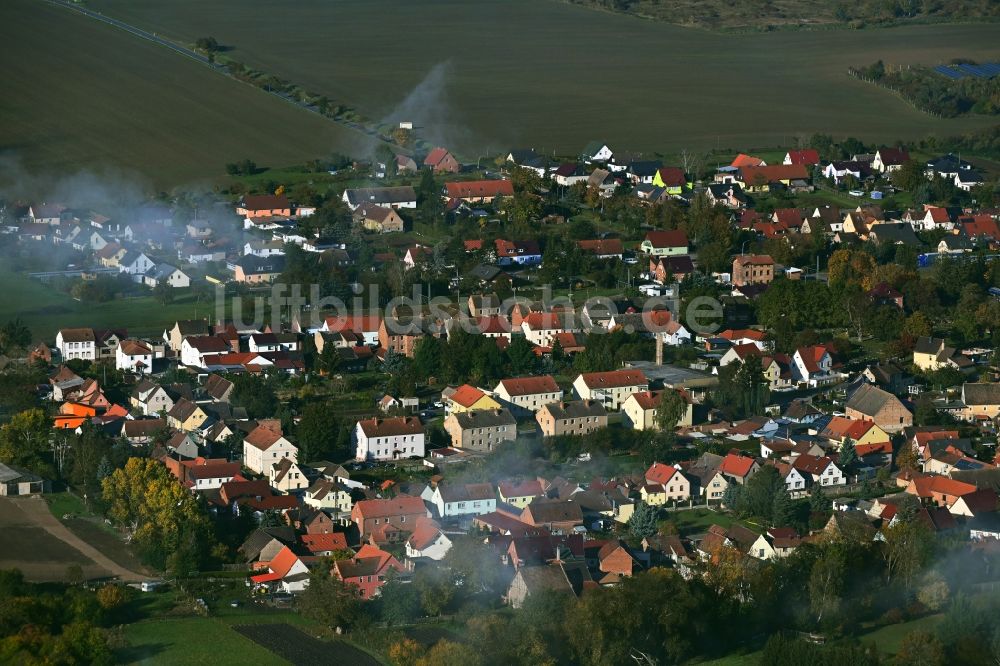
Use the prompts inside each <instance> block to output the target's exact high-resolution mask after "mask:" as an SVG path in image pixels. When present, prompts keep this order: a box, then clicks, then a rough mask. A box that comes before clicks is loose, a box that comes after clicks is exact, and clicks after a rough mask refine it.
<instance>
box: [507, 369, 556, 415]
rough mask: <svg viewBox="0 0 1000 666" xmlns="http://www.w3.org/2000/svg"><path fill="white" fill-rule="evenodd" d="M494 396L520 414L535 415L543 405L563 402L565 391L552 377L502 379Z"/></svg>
mask: <svg viewBox="0 0 1000 666" xmlns="http://www.w3.org/2000/svg"><path fill="white" fill-rule="evenodd" d="M493 393H494V395H495V396H496V397H497V398H499V399H500V401H501V402H502V403H505V404H506V405H507V406H509V407H510V409H511V411H512V412H514V413H518V414H523V413H525V412H531V413H534V412H536V411H537V410H539V409H541V407H542V406H543V405H547V404H549V403H552V402H559V401H560V400H562V397H563V391H562V389H561V388H559V385H558V384H556V380H555V379H553V378H552V376H551V375H540V376H537V377H517V378H515V379H501V380H500V383H499V384H497V387H496V389H494V391H493Z"/></svg>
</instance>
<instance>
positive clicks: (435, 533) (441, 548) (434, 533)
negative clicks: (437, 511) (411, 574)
mask: <svg viewBox="0 0 1000 666" xmlns="http://www.w3.org/2000/svg"><path fill="white" fill-rule="evenodd" d="M449 550H451V539H449V538H448V537H447V536H445V533H444V532H442V531H441V527H440V526H439V525H438V524H437V523H436V522H434V521H433V520H431V519H430V518H426V519H424V520H421V521H419V522H418V523H417V529H415V530H413V534H411V535H410V537H409V538H408V539H407V540H406V556H407V557H409V558H410V559H416V558H426V559H428V560H434V561H438V560H441V559H444V556H445V555H447V554H448V551H449Z"/></svg>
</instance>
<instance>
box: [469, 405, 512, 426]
mask: <svg viewBox="0 0 1000 666" xmlns="http://www.w3.org/2000/svg"><path fill="white" fill-rule="evenodd" d="M454 416H455V420H456V421H458V425H459V427H460V428H461V429H462V430H468V429H470V428H495V427H497V426H516V425H517V419H515V418H514V417H513V416H512V415H511V413H510V411H508V410H507V409H506V408H503V409H474V410H472V411H466V412H458V413H456V414H455V415H454Z"/></svg>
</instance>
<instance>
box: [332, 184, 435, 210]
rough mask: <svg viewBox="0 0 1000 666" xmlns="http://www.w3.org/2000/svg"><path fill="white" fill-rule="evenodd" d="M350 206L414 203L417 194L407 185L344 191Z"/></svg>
mask: <svg viewBox="0 0 1000 666" xmlns="http://www.w3.org/2000/svg"><path fill="white" fill-rule="evenodd" d="M344 194H346V195H347V202H348V203H349V204H350V205H351V206H360V205H361V204H398V203H404V202H408V201H416V200H417V193H416V192H415V191H414V189H413V188H412V187H410V186H409V185H405V186H401V187H362V188H357V189H350V190H345V192H344Z"/></svg>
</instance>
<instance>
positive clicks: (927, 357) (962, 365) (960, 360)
mask: <svg viewBox="0 0 1000 666" xmlns="http://www.w3.org/2000/svg"><path fill="white" fill-rule="evenodd" d="M913 365H915V366H917V367H918V368H919V369H921V370H923V371H924V372H933V371H935V370H940V369H941V368H954V369H956V370H971V369H972V367H973V362H972V360H971V359H970V358H969V357H968V356H966V355H965V354H962V353H961V352H960V351H958V349H956V348H955V347H950V346H948V345H947V344H946V343H945V341H944V340H942V339H941V338H931V337H919V338H917V343H916V345H914V347H913Z"/></svg>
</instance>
